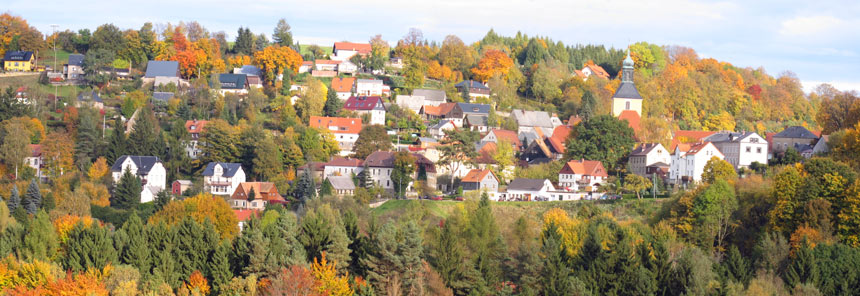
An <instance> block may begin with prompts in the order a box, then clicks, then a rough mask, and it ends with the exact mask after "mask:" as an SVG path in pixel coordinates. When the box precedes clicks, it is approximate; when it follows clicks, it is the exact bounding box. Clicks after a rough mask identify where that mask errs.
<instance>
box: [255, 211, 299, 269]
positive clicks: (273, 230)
mask: <svg viewBox="0 0 860 296" xmlns="http://www.w3.org/2000/svg"><path fill="white" fill-rule="evenodd" d="M298 233H299V225H298V224H297V222H296V215H295V214H293V213H292V212H283V213H281V214H280V216H279V217H278V220H277V221H276V222H275V223H271V224H269V225H266V227H265V229H263V236H264V237H265V238H267V239H268V240H269V248H268V249H269V257H271V258H272V260H273V261H274V263H275V264H276V265H277V266H293V265H298V264H303V263H304V262H306V261H305V258H306V255H305V248H304V246H303V245H302V243H301V242H299V239H298Z"/></svg>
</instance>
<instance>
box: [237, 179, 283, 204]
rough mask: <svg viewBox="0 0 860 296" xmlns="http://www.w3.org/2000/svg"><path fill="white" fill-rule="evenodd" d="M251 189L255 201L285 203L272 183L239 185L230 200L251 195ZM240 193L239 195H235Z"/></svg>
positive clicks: (243, 183) (245, 183)
mask: <svg viewBox="0 0 860 296" xmlns="http://www.w3.org/2000/svg"><path fill="white" fill-rule="evenodd" d="M251 189H254V193H255V195H256V198H257V199H261V200H265V201H281V202H283V201H286V200H285V199H284V197H283V196H281V195H280V194H279V193H278V188H277V187H275V184H274V183H272V182H242V183H239V186H237V187H236V191H235V192H233V195H231V198H232V199H245V198H246V196H248V195H249V194H251ZM239 193H242V194H241V195H237V194H239Z"/></svg>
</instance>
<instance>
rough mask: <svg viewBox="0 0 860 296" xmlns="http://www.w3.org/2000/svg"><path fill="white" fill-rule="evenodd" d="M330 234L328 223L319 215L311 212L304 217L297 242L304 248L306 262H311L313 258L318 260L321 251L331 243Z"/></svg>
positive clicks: (330, 228) (330, 229)
mask: <svg viewBox="0 0 860 296" xmlns="http://www.w3.org/2000/svg"><path fill="white" fill-rule="evenodd" d="M331 233H332V227H331V226H330V224H329V221H326V218H325V217H323V216H322V215H321V214H319V213H317V212H312V211H311V212H309V213H308V214H306V215H305V217H304V219H302V232H301V234H299V241H301V242H302V245H303V246H304V247H305V254H306V255H307V261H309V262H313V260H314V258H320V254H321V253H322V251H325V249H326V248H327V247H328V246H329V245H330V244H331V243H332V241H331Z"/></svg>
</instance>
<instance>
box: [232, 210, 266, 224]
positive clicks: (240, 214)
mask: <svg viewBox="0 0 860 296" xmlns="http://www.w3.org/2000/svg"><path fill="white" fill-rule="evenodd" d="M233 214H236V220H239V222H242V221H247V220H249V219H251V216H255V217H260V212H259V211H257V210H250V209H249V210H233Z"/></svg>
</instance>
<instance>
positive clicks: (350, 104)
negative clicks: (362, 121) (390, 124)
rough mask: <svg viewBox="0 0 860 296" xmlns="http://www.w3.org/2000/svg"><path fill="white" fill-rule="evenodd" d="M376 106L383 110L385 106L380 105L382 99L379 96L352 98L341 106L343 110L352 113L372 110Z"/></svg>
mask: <svg viewBox="0 0 860 296" xmlns="http://www.w3.org/2000/svg"><path fill="white" fill-rule="evenodd" d="M377 105H379V106H381V107H382V108H383V109H385V104H383V103H382V98H381V97H379V96H358V97H356V96H352V97H349V99H347V100H346V103H345V104H344V105H343V108H344V109H347V110H353V111H356V110H373V109H374V108H376V107H377Z"/></svg>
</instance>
